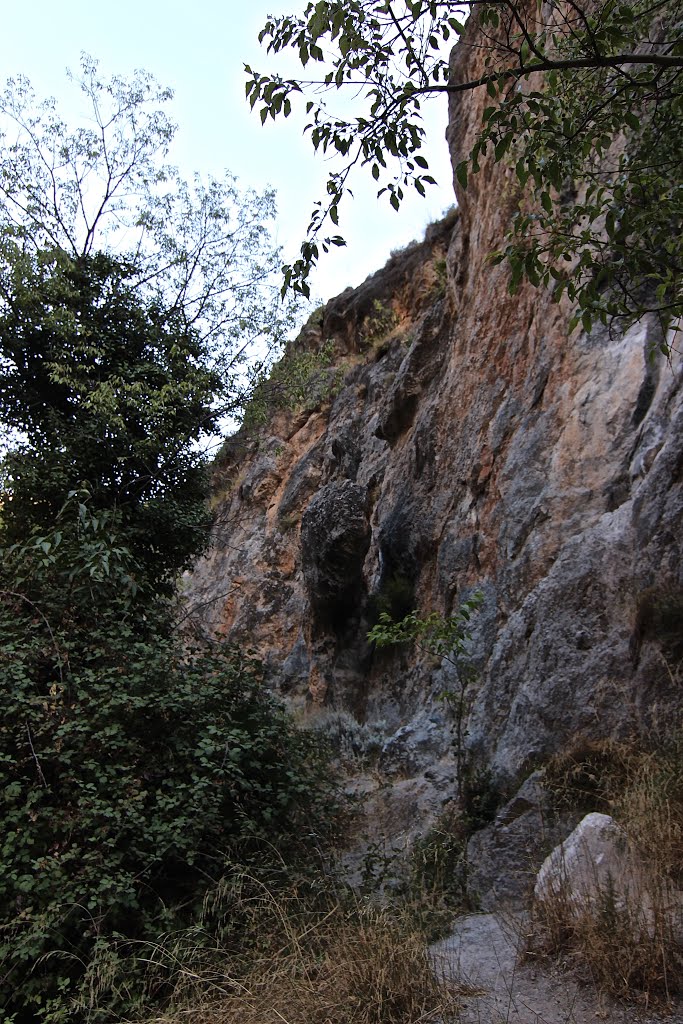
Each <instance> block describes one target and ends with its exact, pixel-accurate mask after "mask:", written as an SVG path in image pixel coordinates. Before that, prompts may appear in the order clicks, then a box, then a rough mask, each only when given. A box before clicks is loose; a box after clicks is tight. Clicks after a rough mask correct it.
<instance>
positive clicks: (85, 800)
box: [0, 502, 330, 1022]
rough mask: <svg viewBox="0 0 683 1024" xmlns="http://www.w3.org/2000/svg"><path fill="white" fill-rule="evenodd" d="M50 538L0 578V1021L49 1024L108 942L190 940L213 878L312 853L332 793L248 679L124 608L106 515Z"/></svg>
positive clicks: (71, 524)
mask: <svg viewBox="0 0 683 1024" xmlns="http://www.w3.org/2000/svg"><path fill="white" fill-rule="evenodd" d="M57 525H58V527H59V528H58V529H56V530H55V531H53V532H52V533H51V534H48V535H37V534H32V535H31V536H30V537H29V538H28V540H27V541H26V543H25V544H23V545H21V546H19V545H13V546H12V547H10V548H8V549H6V551H5V552H4V555H5V557H4V559H3V560H2V563H1V568H0V637H1V638H2V643H1V645H0V751H1V753H0V792H1V793H2V803H3V808H4V820H3V832H2V836H1V837H0V846H1V847H2V849H1V853H0V856H1V857H2V865H3V871H2V874H1V875H0V918H1V921H2V925H1V931H0V979H2V980H1V982H0V1009H2V1010H4V1012H5V1013H6V1014H12V1013H17V1014H19V1018H18V1019H19V1020H23V1019H26V1020H42V1021H54V1022H57V1021H61V1020H67V1019H68V1020H72V1019H73V1014H72V1012H71V1008H70V1007H71V999H72V997H75V995H76V993H77V992H78V989H79V985H80V983H81V980H82V978H83V976H84V974H85V973H87V970H88V965H89V963H90V961H91V959H92V958H93V956H95V955H96V954H97V952H98V950H101V948H102V946H103V944H104V945H105V946H106V944H107V942H109V941H110V939H112V938H116V936H119V937H121V936H125V937H126V938H127V939H134V940H153V939H154V938H155V937H156V936H157V935H159V934H160V933H161V932H165V931H168V930H174V929H176V928H178V927H181V926H184V925H186V924H188V922H190V921H191V920H192V917H193V914H194V912H195V911H196V909H197V907H198V906H200V905H201V901H202V898H203V895H204V893H205V891H206V889H207V887H208V886H209V885H211V884H212V883H213V881H215V880H216V879H217V878H220V877H221V876H222V875H223V874H224V873H225V871H226V870H227V867H226V866H227V865H230V864H232V863H235V862H236V863H238V864H239V865H241V866H244V865H245V864H249V863H250V862H252V861H257V862H258V863H259V864H260V865H261V866H262V867H263V866H264V865H267V864H268V863H273V862H277V863H279V862H280V861H281V858H282V857H283V856H284V857H285V858H289V859H290V860H291V859H296V853H297V850H298V848H299V846H300V840H299V837H300V836H301V835H304V836H307V837H309V839H308V840H307V842H308V843H309V847H310V843H311V842H317V839H315V838H311V837H312V836H315V834H316V832H317V830H318V826H319V825H320V822H321V821H323V820H324V819H325V818H326V817H327V816H328V815H327V811H328V804H327V797H326V793H327V792H329V789H330V786H329V785H328V781H327V780H328V779H329V772H328V771H327V770H326V769H325V767H324V763H323V762H324V755H323V752H322V748H321V746H320V744H316V741H315V738H314V737H313V736H312V735H311V734H309V733H303V732H298V731H297V730H295V729H294V727H293V725H292V724H291V722H290V720H289V719H288V718H287V717H286V715H285V714H284V712H283V711H282V710H281V708H280V707H279V706H278V705H277V704H276V702H275V701H274V699H273V698H272V697H271V696H269V695H268V693H267V691H266V690H265V689H264V687H263V679H262V672H261V667H260V665H259V664H258V663H257V662H256V661H254V660H253V659H252V658H250V657H249V656H248V654H245V653H244V652H243V651H239V650H236V649H234V648H230V647H221V646H217V647H215V648H212V649H210V650H207V649H203V648H200V647H197V648H190V647H188V646H187V645H184V644H183V643H181V642H179V640H178V638H177V637H176V636H174V634H173V631H172V618H171V615H170V609H169V607H168V606H167V604H165V603H164V602H163V601H160V600H159V599H158V598H157V599H151V598H149V596H147V597H145V596H144V595H143V594H141V593H140V592H139V591H136V590H135V588H134V576H135V562H134V559H133V557H132V555H131V554H130V551H129V549H128V548H127V547H126V546H125V544H124V543H123V540H124V539H125V538H123V539H122V538H121V537H120V536H119V535H117V522H116V516H115V515H114V514H113V513H109V514H107V513H99V514H98V515H91V514H90V513H89V512H88V508H87V505H84V504H83V502H77V506H76V507H75V508H72V506H71V504H67V507H66V511H65V512H64V514H63V515H62V517H61V519H60V521H59V522H58V524H57ZM323 808H324V809H323ZM303 852H304V854H305V855H306V856H309V857H310V848H309V849H307V850H304V851H303ZM117 1009H118V1010H123V1009H125V1008H124V1007H118V1008H117ZM22 1015H25V1016H22Z"/></svg>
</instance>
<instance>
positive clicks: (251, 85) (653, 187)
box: [246, 0, 683, 328]
mask: <svg viewBox="0 0 683 1024" xmlns="http://www.w3.org/2000/svg"><path fill="white" fill-rule="evenodd" d="M468 15H469V19H468V20H467V21H466V23H465V19H466V18H467V16H468ZM260 39H261V42H262V43H263V44H264V45H265V46H266V48H267V52H268V53H269V54H277V53H279V52H280V51H283V50H286V49H293V50H294V51H295V52H296V53H297V55H298V57H299V60H300V61H301V64H302V67H303V68H305V69H306V70H305V72H302V75H301V76H300V77H298V78H283V77H282V76H280V75H278V74H272V73H271V74H261V73H259V72H257V71H255V70H253V69H252V68H250V67H247V68H246V71H247V76H248V77H247V83H246V92H247V97H248V99H249V102H250V103H251V105H252V107H254V108H256V109H258V111H259V113H260V116H261V119H262V120H263V121H265V120H266V119H267V118H268V117H272V118H276V117H278V116H284V117H286V116H288V115H289V113H290V111H291V109H292V105H293V104H294V103H295V102H296V101H297V100H299V99H301V100H302V101H303V102H305V105H306V112H307V114H308V124H307V128H306V130H307V132H308V133H309V136H310V139H311V143H312V145H313V147H314V149H315V150H316V151H319V152H321V153H323V154H327V155H328V156H329V155H330V154H334V155H337V156H338V157H340V158H341V166H340V165H339V163H337V165H336V169H335V170H334V171H333V172H332V173H330V175H329V177H328V180H327V194H326V196H325V197H324V199H322V200H320V201H319V202H318V203H317V204H316V205H315V207H314V209H313V213H312V215H311V220H310V224H309V228H308V237H307V238H306V240H305V241H304V243H303V244H302V247H301V257H300V259H299V260H298V261H296V262H295V263H294V264H293V265H291V266H288V267H286V268H285V286H286V287H287V286H292V287H294V288H295V289H298V290H301V291H303V292H304V293H307V291H308V285H307V277H308V275H309V272H310V270H311V267H312V266H313V265H314V263H315V262H316V260H317V259H318V256H319V245H320V246H322V249H323V250H326V249H327V248H329V246H330V245H340V244H344V240H343V238H342V237H341V236H340V235H327V236H326V235H324V226H325V225H326V224H327V222H331V223H332V224H333V225H336V224H337V223H338V221H339V210H340V205H341V203H342V201H343V200H344V199H345V197H346V196H347V195H348V193H349V191H350V189H349V182H350V175H351V173H352V171H353V170H354V168H357V167H361V168H364V169H365V170H366V171H367V172H368V173H370V174H371V175H372V177H373V178H374V179H375V180H376V181H377V182H378V186H379V195H385V196H386V198H387V199H388V201H389V202H390V203H391V205H392V206H393V207H394V208H395V209H399V208H400V205H401V201H402V200H403V197H404V194H405V189H406V188H408V187H414V188H415V189H416V190H417V191H418V193H420V194H424V192H425V189H426V187H427V186H429V185H430V184H433V178H432V177H431V176H430V174H429V163H428V159H427V156H426V155H425V154H426V139H425V131H424V128H423V126H422V122H421V104H422V102H423V101H424V99H425V98H427V97H429V96H432V95H438V94H448V95H455V94H458V93H468V92H472V91H474V90H486V92H487V94H488V97H489V103H488V104H487V106H486V108H485V111H484V117H483V121H482V124H481V129H480V132H479V135H478V138H477V140H476V142H475V144H474V146H473V148H472V150H471V151H470V152H469V153H464V154H462V159H461V161H460V163H459V164H458V166H457V168H456V170H457V179H458V182H459V185H460V187H461V188H463V189H465V188H466V187H467V183H468V178H469V177H470V176H471V175H472V174H476V173H477V172H478V170H479V168H480V166H481V163H482V161H483V160H484V159H486V158H488V159H493V160H495V161H500V160H507V161H510V163H511V164H512V165H513V166H514V168H515V170H516V174H517V177H518V179H519V182H520V184H522V185H523V186H525V187H526V196H527V198H526V201H524V202H522V203H520V206H519V209H518V211H517V214H516V216H515V218H514V221H513V224H512V226H511V230H510V235H509V238H508V240H507V242H506V243H505V244H504V245H503V246H502V247H501V251H500V253H499V254H498V256H497V258H498V259H506V260H508V261H509V263H510V265H511V272H512V276H511V283H512V287H513V288H514V287H516V285H517V284H518V282H519V280H520V279H521V277H522V276H526V277H528V278H529V279H530V280H531V281H532V282H533V283H541V282H542V283H545V284H550V285H551V286H552V287H553V289H554V293H555V295H556V296H558V297H559V295H560V294H562V293H563V292H564V291H566V292H567V293H568V294H569V296H570V298H571V300H572V301H573V302H574V303H575V304H576V306H577V310H578V317H580V318H581V319H582V321H583V324H584V326H585V327H586V328H589V327H590V326H591V324H592V323H593V322H594V320H596V319H599V320H602V321H604V322H607V320H608V319H613V318H618V319H621V320H622V321H623V322H624V323H628V322H630V321H632V320H633V319H634V318H637V317H638V316H640V315H642V313H643V312H645V311H654V312H656V313H657V314H659V315H660V316H661V318H662V321H663V322H664V323H670V322H672V321H673V320H675V319H676V318H677V317H680V315H681V313H682V312H683V296H682V291H681V271H682V269H683V243H682V242H681V230H680V228H681V215H682V213H683V186H682V183H681V166H683V149H682V146H683V143H682V141H681V138H682V133H681V121H682V118H681V114H682V113H683V74H682V72H683V5H682V4H681V0H628V2H626V0H608V2H606V3H595V2H594V0H550V2H549V3H544V4H540V3H535V2H533V0H491V2H488V0H484V2H482V0H472V2H471V3H470V2H465V3H460V4H454V3H452V2H447V0H319V2H316V3H308V4H307V5H306V7H305V9H304V11H303V13H301V14H298V15H296V14H295V15H286V16H280V17H271V18H269V19H268V21H267V22H266V24H265V25H264V27H263V29H262V31H261V34H260ZM456 40H460V44H461V50H462V48H466V49H467V50H469V51H470V52H471V53H473V54H478V55H479V57H480V58H481V59H480V60H478V61H472V62H471V66H472V67H474V68H477V70H476V72H475V73H473V75H472V76H471V77H468V76H467V74H465V75H463V74H462V73H455V72H454V71H452V70H451V68H450V67H449V61H448V54H447V50H446V48H447V47H448V46H450V43H451V42H453V41H456ZM464 58H465V54H464V53H461V58H460V60H459V62H458V67H459V68H460V69H462V68H463V67H467V64H468V62H467V60H465V59H464ZM342 92H344V93H348V94H349V96H350V106H346V107H345V106H338V105H337V106H336V107H335V100H336V98H337V97H339V96H340V94H341V93H342ZM349 111H351V112H349Z"/></svg>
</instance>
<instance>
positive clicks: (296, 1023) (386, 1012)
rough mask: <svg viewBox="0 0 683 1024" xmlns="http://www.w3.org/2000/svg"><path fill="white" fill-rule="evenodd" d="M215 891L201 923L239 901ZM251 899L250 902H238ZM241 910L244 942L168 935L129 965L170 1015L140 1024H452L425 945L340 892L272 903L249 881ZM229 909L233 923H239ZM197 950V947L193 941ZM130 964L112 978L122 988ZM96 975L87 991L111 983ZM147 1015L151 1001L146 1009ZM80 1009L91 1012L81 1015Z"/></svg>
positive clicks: (404, 924)
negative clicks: (117, 980) (140, 972)
mask: <svg viewBox="0 0 683 1024" xmlns="http://www.w3.org/2000/svg"><path fill="white" fill-rule="evenodd" d="M229 889H230V890H231V891H227V890H225V891H222V892H221V891H217V892H216V893H214V895H213V897H212V898H211V900H210V901H208V902H207V905H206V906H205V919H206V920H207V922H210V921H213V923H214V926H215V924H216V920H217V917H220V915H221V914H222V913H224V912H225V909H226V907H227V906H228V904H229V903H231V901H234V899H235V892H234V885H231V886H230V887H229ZM245 893H246V895H245ZM239 899H240V900H242V904H243V905H242V906H241V907H240V911H241V913H242V926H241V935H240V936H237V935H235V934H234V933H233V937H232V938H233V941H232V943H231V944H228V943H225V944H221V943H218V944H211V943H210V942H207V941H206V934H202V935H199V934H198V933H196V932H195V933H194V935H193V934H192V933H186V934H184V935H177V936H167V937H166V938H165V940H164V941H163V942H160V943H158V944H157V945H155V946H145V947H139V948H137V949H135V950H133V951H131V952H130V953H129V955H128V966H129V968H131V970H134V971H135V972H138V973H139V971H140V968H141V967H142V969H143V970H144V972H145V975H146V992H147V997H148V999H149V1001H150V1002H151V1001H152V1000H158V999H159V997H160V996H161V997H163V999H164V1000H165V1003H166V1005H167V1006H168V1010H167V1011H166V1012H165V1013H164V1014H162V1015H160V1016H153V1017H152V1016H140V1015H139V1014H138V1015H136V1019H137V1020H145V1024H428V1022H435V1024H436V1022H437V1021H438V1022H439V1024H449V1022H451V1021H455V1020H456V1019H457V1013H458V1000H457V992H456V991H455V990H454V989H453V987H452V985H451V984H449V983H447V982H446V981H445V980H443V979H439V978H438V977H437V975H436V974H435V972H434V967H433V964H432V963H431V962H430V960H429V957H428V953H427V947H426V944H425V941H424V938H423V936H422V935H421V934H420V933H419V932H418V931H417V930H416V929H415V928H413V927H411V925H410V923H409V922H408V921H407V920H406V919H405V918H402V917H400V916H398V915H397V914H396V913H393V912H392V911H391V910H389V909H388V908H386V907H381V906H378V905H376V904H373V903H372V902H369V901H366V900H363V899H361V898H359V897H357V896H354V895H353V894H351V893H349V892H347V891H343V892H338V893H337V894H336V895H327V896H325V897H320V896H318V897H317V898H316V899H314V900H311V897H310V894H306V895H305V896H304V895H301V893H299V892H297V891H296V890H291V891H289V892H284V893H279V894H274V893H272V892H270V891H269V890H268V889H267V888H266V887H265V886H260V885H258V884H256V883H254V882H253V880H250V881H249V883H248V885H247V886H246V887H245V891H244V892H243V893H242V894H241V895H240V896H239ZM234 910H235V908H234V905H233V906H232V908H231V913H233V914H234ZM197 940H200V941H197ZM125 971H126V963H125V961H120V962H119V963H118V964H117V966H116V970H115V972H114V973H115V975H116V978H117V979H119V982H120V980H121V979H122V978H124V977H125ZM105 974H106V971H104V970H102V968H100V971H99V972H98V975H97V978H94V979H93V980H94V984H93V986H92V987H91V989H90V991H89V995H88V997H87V1000H89V1002H90V1008H91V1009H92V1008H95V1007H96V1005H97V1001H98V995H97V988H98V983H99V982H101V981H104V983H105V984H107V985H108V984H110V983H111V981H112V977H111V976H109V977H105ZM148 1005H149V1003H148ZM83 1009H86V1010H87V1007H86V1006H84V1007H83Z"/></svg>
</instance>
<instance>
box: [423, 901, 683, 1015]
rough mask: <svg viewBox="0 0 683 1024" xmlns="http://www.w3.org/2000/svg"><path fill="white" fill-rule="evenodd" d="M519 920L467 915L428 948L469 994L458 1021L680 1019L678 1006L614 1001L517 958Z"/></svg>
mask: <svg viewBox="0 0 683 1024" xmlns="http://www.w3.org/2000/svg"><path fill="white" fill-rule="evenodd" d="M520 935H521V927H520V921H519V919H517V922H516V921H515V919H510V920H509V921H508V920H503V919H501V917H499V916H498V915H497V914H468V915H466V916H465V917H462V918H460V920H458V921H457V922H456V925H455V928H454V930H453V932H452V933H451V934H450V935H449V936H448V937H447V938H445V939H442V940H441V941H440V942H437V943H435V944H434V945H433V946H432V947H431V952H432V956H433V957H434V963H435V965H436V968H437V970H439V971H443V973H444V975H445V976H446V977H447V978H452V979H453V980H454V981H456V982H457V983H458V984H460V985H463V984H464V985H465V986H467V989H468V990H471V993H470V994H468V995H465V996H463V1009H462V1016H461V1021H462V1024H598V1022H599V1024H683V1005H682V1004H679V1005H678V1006H677V1007H676V1008H675V1009H673V1010H671V1011H670V1012H668V1013H660V1014H657V1013H651V1012H647V1011H645V1010H641V1009H638V1008H637V1007H633V1006H623V1005H619V1004H616V1003H614V1002H613V1001H612V1000H611V999H609V998H608V997H606V996H605V995H604V994H602V993H600V992H598V991H596V990H595V989H594V988H591V987H590V986H589V985H584V984H579V983H578V982H577V981H576V980H574V979H572V977H571V976H570V975H568V974H565V973H563V972H561V971H560V970H559V969H555V970H553V969H552V968H548V967H546V966H545V965H542V964H531V963H520V961H519V956H518V951H519V942H520Z"/></svg>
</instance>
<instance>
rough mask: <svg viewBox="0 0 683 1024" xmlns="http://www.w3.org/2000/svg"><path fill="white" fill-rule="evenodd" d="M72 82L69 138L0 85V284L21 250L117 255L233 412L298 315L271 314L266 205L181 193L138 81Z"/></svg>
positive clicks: (64, 127) (162, 104)
mask: <svg viewBox="0 0 683 1024" xmlns="http://www.w3.org/2000/svg"><path fill="white" fill-rule="evenodd" d="M69 78H70V80H71V82H72V85H73V87H74V89H75V90H77V94H78V95H79V96H80V101H81V104H82V110H83V118H82V123H81V124H80V125H79V126H77V127H72V126H71V125H70V124H68V123H67V122H66V121H65V119H64V118H63V117H62V116H61V115H60V113H59V109H58V107H57V104H56V102H55V101H54V100H52V99H47V100H42V101H41V100H39V99H38V98H37V97H36V95H35V93H34V90H33V88H32V87H31V84H30V82H29V81H28V80H27V79H26V78H23V77H19V78H15V79H10V80H8V82H7V84H6V87H5V90H4V92H3V93H2V95H1V96H0V232H1V233H2V237H3V238H4V239H12V240H13V242H14V245H13V246H9V245H5V246H4V248H3V251H2V254H0V256H1V258H2V264H3V265H4V271H3V267H2V266H0V273H3V272H4V273H7V272H9V271H10V270H11V268H8V263H7V260H8V259H10V260H11V258H12V256H13V254H14V253H16V252H18V251H19V250H21V251H23V252H26V253H34V254H35V253H37V252H43V253H46V252H55V251H59V252H61V253H63V254H64V255H65V256H68V257H69V258H71V259H72V260H76V261H77V260H79V259H81V258H83V257H87V256H92V255H94V254H96V253H100V252H105V253H108V254H109V255H111V256H114V257H115V258H116V259H118V260H120V261H122V262H123V263H125V265H126V268H127V275H128V284H129V286H130V287H131V288H133V289H134V290H135V291H136V292H137V293H138V294H139V295H140V297H141V298H142V299H143V300H144V301H145V302H146V301H148V300H149V301H150V302H155V303H156V304H157V306H158V308H163V309H164V310H165V312H166V315H167V316H169V317H172V318H174V320H175V322H176V323H177V324H178V323H180V322H182V324H183V325H184V327H185V328H188V329H189V328H192V330H194V331H195V332H196V334H197V337H198V339H199V341H200V342H201V343H202V344H203V345H204V346H205V351H206V353H207V356H209V357H210V358H211V360H212V363H213V366H214V368H215V369H216V370H217V371H218V372H219V374H220V381H221V388H220V389H219V392H220V394H219V393H218V392H217V400H218V401H221V402H222V403H223V406H224V409H225V411H226V412H229V411H231V410H234V409H236V408H239V402H240V396H241V394H242V392H243V391H244V389H245V383H248V381H249V378H250V376H253V375H258V374H259V373H260V371H261V370H262V369H263V368H264V367H265V366H266V365H267V364H268V363H269V361H270V360H271V359H272V358H273V357H274V356H275V355H276V354H277V353H278V352H279V351H280V348H281V346H282V344H283V342H284V340H285V338H286V336H287V334H288V332H289V331H290V330H291V328H292V325H293V322H294V316H295V308H296V306H295V303H293V302H289V303H286V304H283V303H281V302H278V286H277V275H278V273H279V269H280V264H281V254H280V252H279V250H278V249H277V247H276V246H274V245H273V244H272V243H271V240H270V236H269V233H268V223H269V222H271V221H272V220H273V218H274V216H275V195H274V193H273V192H272V191H265V192H263V193H261V194H258V193H256V192H254V191H253V190H251V189H244V190H242V189H240V187H239V185H238V182H237V181H236V180H235V179H234V178H233V177H232V175H230V174H229V173H227V172H226V173H225V175H224V176H223V178H222V179H214V178H208V179H202V178H201V177H200V176H199V175H197V176H195V178H194V180H193V181H192V182H187V181H185V180H183V179H182V178H181V177H180V175H179V174H178V172H177V170H176V169H175V168H174V167H173V166H172V165H171V164H170V163H169V162H168V155H169V148H170V146H171V144H172V142H173V139H174V136H175V133H176V125H175V124H174V123H173V121H172V120H171V119H170V117H169V115H168V113H167V111H166V108H167V106H168V104H169V103H170V101H171V99H172V96H173V94H172V92H171V90H169V89H164V88H162V87H160V86H159V84H158V83H157V82H156V81H155V79H154V78H152V76H150V75H148V74H146V73H145V72H142V71H139V72H137V73H136V74H135V75H134V76H133V77H131V78H129V79H127V78H122V77H120V76H117V75H114V76H112V77H110V78H106V77H104V76H103V75H101V73H100V71H99V67H98V64H97V62H96V61H94V60H93V59H92V58H90V57H88V56H86V55H84V56H83V58H82V61H81V68H80V72H79V73H78V74H77V75H73V74H71V75H69Z"/></svg>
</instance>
